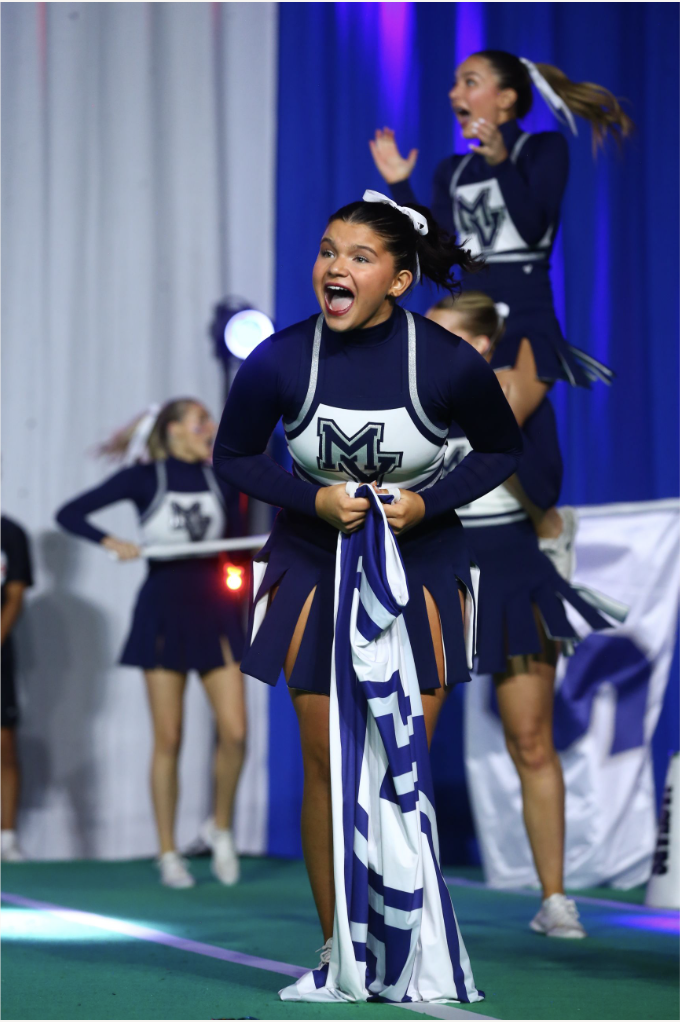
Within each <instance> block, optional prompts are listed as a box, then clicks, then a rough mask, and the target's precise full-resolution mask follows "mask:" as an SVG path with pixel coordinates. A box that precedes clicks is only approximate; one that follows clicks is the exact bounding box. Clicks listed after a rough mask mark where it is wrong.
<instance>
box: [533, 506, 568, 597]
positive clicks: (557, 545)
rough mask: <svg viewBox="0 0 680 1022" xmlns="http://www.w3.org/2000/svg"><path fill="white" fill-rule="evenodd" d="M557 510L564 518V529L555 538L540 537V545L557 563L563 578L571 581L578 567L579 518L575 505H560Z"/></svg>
mask: <svg viewBox="0 0 680 1022" xmlns="http://www.w3.org/2000/svg"><path fill="white" fill-rule="evenodd" d="M557 512H558V514H559V516H560V518H561V519H562V531H561V533H560V534H559V536H556V537H555V538H554V539H553V538H550V539H539V541H538V545H539V547H540V549H541V550H542V551H543V553H544V554H545V555H546V557H549V558H550V560H551V561H552V562H553V564H554V565H555V568H556V569H557V571H558V572H559V573H560V575H561V576H562V578H566V580H567V582H570V581H571V577H572V575H573V574H574V568H575V567H576V549H575V545H574V541H575V539H576V530H577V529H578V518H577V516H576V512H575V511H574V509H573V507H558V508H557Z"/></svg>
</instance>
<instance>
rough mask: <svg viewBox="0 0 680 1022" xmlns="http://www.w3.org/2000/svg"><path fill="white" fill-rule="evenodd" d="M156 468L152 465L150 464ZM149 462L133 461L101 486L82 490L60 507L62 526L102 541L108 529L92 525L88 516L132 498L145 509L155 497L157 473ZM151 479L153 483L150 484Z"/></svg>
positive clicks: (59, 517) (84, 536)
mask: <svg viewBox="0 0 680 1022" xmlns="http://www.w3.org/2000/svg"><path fill="white" fill-rule="evenodd" d="M151 468H152V469H153V466H151ZM148 469H149V466H148V465H133V466H132V467H131V468H124V469H123V470H122V471H121V472H116V474H115V475H113V476H111V478H110V479H106V480H105V481H104V482H103V483H102V484H101V486H96V487H95V488H94V489H93V490H87V491H86V492H85V493H81V494H80V496H79V497H76V498H75V499H74V500H71V501H69V502H68V503H67V504H64V506H63V507H61V508H60V509H59V511H57V515H56V518H57V522H58V524H59V525H61V527H62V529H65V530H66V531H67V532H72V533H73V535H74V536H81V537H82V538H83V539H89V540H91V541H92V542H93V543H101V541H102V540H103V539H105V538H106V536H107V533H106V532H102V530H101V529H97V528H96V527H95V526H94V525H91V524H90V523H89V522H88V520H87V516H88V515H91V514H92V513H93V512H95V511H101V509H102V508H105V507H109V506H110V505H111V504H118V503H120V501H121V500H131V501H132V502H133V503H134V504H135V505H136V506H137V510H138V511H143V510H144V509H145V508H146V507H148V505H149V504H150V503H151V501H152V500H153V495H154V489H155V477H154V478H152V476H151V474H150V473H149V471H148ZM149 483H151V487H150V486H149Z"/></svg>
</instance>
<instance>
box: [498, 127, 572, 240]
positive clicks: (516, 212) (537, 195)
mask: <svg viewBox="0 0 680 1022" xmlns="http://www.w3.org/2000/svg"><path fill="white" fill-rule="evenodd" d="M493 172H494V176H495V178H496V180H497V181H498V184H499V185H500V188H501V191H502V193H503V198H504V199H505V204H506V206H507V209H508V213H509V214H510V217H511V219H512V222H513V223H514V224H515V227H516V228H517V230H518V231H519V233H520V234H521V236H522V237H523V238H524V240H525V241H526V243H527V245H537V244H538V243H539V241H540V240H541V238H542V237H543V236H544V234H545V232H546V231H547V230H548V228H549V227H550V226H551V224H554V223H556V221H557V220H558V218H559V213H560V205H561V203H562V196H563V195H564V189H565V188H566V186H567V179H568V177H569V147H568V145H567V140H566V139H565V138H564V136H563V135H561V134H560V133H559V132H557V131H546V132H542V133H541V134H538V135H532V136H531V137H530V138H529V139H527V142H526V144H525V146H524V148H523V150H522V152H521V153H520V156H519V159H518V160H517V162H516V163H513V162H512V160H511V159H510V158H509V157H508V158H507V159H506V160H504V161H503V162H502V163H499V164H497V165H496V166H495V167H493Z"/></svg>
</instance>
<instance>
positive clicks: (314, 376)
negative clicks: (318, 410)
mask: <svg viewBox="0 0 680 1022" xmlns="http://www.w3.org/2000/svg"><path fill="white" fill-rule="evenodd" d="M322 327H323V313H322V312H320V313H319V316H318V318H317V321H316V327H315V328H314V344H313V346H312V365H311V368H310V370H309V386H308V388H307V396H306V397H305V400H304V402H303V404H302V408H301V409H300V414H299V415H298V417H297V419H295V421H294V422H284V424H283V425H284V428H285V430H286V432H287V433H292V432H293V430H294V429H297V428H298V426H300V425H301V424H302V422H303V420H304V418H305V416H306V415H307V412H308V411H309V409H310V408H311V407H312V401H313V400H314V394H315V393H316V384H317V380H318V378H319V352H320V350H321V329H322Z"/></svg>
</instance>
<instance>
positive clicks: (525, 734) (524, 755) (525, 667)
mask: <svg viewBox="0 0 680 1022" xmlns="http://www.w3.org/2000/svg"><path fill="white" fill-rule="evenodd" d="M543 642H544V653H543V654H542V655H541V656H539V657H534V656H530V657H509V658H508V662H509V663H508V672H507V673H506V674H504V675H497V676H496V677H495V679H494V680H495V682H496V694H497V697H498V708H499V711H500V715H501V720H502V722H503V730H504V732H505V741H506V744H507V748H508V752H509V753H510V756H511V758H512V761H513V763H514V764H515V767H516V768H517V772H518V774H519V778H520V783H521V786H522V804H523V811H524V823H525V826H526V829H527V835H528V837H529V843H530V845H531V851H532V853H533V857H534V863H535V865H536V872H537V873H538V877H539V880H540V882H541V886H542V888H543V897H544V898H549V897H550V896H551V895H553V894H561V893H563V890H564V887H563V873H564V780H563V777H562V767H561V764H560V759H559V756H558V755H557V752H556V751H555V746H554V744H553V735H552V724H553V702H554V686H555V666H554V665H555V660H556V649H555V647H554V643H551V642H550V641H549V640H548V639H547V638H546V637H545V635H543Z"/></svg>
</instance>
